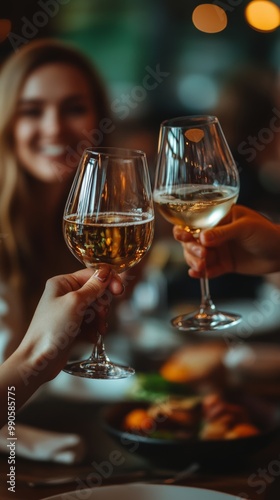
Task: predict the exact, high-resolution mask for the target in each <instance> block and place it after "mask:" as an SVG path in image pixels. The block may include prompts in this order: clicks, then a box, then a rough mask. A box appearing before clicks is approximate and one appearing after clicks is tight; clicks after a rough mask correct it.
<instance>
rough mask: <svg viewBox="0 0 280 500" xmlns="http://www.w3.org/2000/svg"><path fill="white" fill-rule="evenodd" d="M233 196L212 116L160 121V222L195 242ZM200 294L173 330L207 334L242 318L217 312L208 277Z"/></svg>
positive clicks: (235, 180) (227, 157)
mask: <svg viewBox="0 0 280 500" xmlns="http://www.w3.org/2000/svg"><path fill="white" fill-rule="evenodd" d="M238 194H239V176H238V171H237V168H236V165H235V162H234V160H233V157H232V155H231V152H230V149H229V147H228V144H227V142H226V139H225V137H224V134H223V132H222V129H221V126H220V123H219V121H218V119H217V118H216V117H215V116H187V117H180V118H174V119H171V120H167V121H165V122H163V123H162V125H161V128H160V137H159V150H158V159H157V167H156V178H155V187H154V201H155V203H156V205H157V207H158V209H159V212H160V213H161V214H162V216H163V217H164V218H165V219H167V220H168V221H169V222H171V223H172V224H175V225H180V226H182V227H184V229H185V231H188V232H190V233H192V235H193V236H194V237H195V238H197V239H199V234H200V231H201V230H202V229H206V228H210V227H213V226H215V225H216V224H218V222H219V221H220V220H221V219H222V218H223V217H224V216H225V215H226V214H227V213H228V211H229V210H230V208H231V206H232V205H233V204H234V203H235V202H236V200H237V197H238ZM206 271H207V270H206ZM201 293H202V299H201V304H200V307H199V310H198V311H195V312H194V313H190V314H186V315H184V314H183V315H180V316H178V317H177V318H174V319H173V320H172V324H173V325H174V326H176V327H177V328H178V329H180V330H184V331H188V330H190V331H210V330H216V329H223V328H227V327H229V326H232V325H234V324H237V323H238V322H239V321H240V320H241V317H240V316H238V315H235V314H231V313H225V312H221V311H219V310H217V308H216V306H215V305H214V303H213V301H212V299H211V296H210V292H209V283H208V279H207V276H205V277H204V278H202V279H201Z"/></svg>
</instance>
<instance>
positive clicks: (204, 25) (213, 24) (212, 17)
mask: <svg viewBox="0 0 280 500" xmlns="http://www.w3.org/2000/svg"><path fill="white" fill-rule="evenodd" d="M192 21H193V24H194V25H195V27H196V28H197V29H198V30H200V31H204V33H218V32H219V31H223V30H224V29H225V28H226V26H227V15H226V12H225V11H224V9H222V8H221V7H218V5H213V4H212V3H203V4H201V5H198V6H197V7H196V8H195V9H194V11H193V14H192Z"/></svg>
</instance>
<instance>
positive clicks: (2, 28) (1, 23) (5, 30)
mask: <svg viewBox="0 0 280 500" xmlns="http://www.w3.org/2000/svg"><path fill="white" fill-rule="evenodd" d="M11 27H12V23H11V21H10V19H0V42H3V41H4V40H5V39H6V38H7V36H8V34H9V33H10V31H11Z"/></svg>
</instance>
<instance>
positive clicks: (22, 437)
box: [0, 423, 85, 464]
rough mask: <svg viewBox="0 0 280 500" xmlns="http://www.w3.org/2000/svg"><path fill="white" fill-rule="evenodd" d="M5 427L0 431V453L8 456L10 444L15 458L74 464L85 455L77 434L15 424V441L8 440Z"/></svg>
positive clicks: (81, 440)
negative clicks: (13, 447) (12, 445)
mask: <svg viewBox="0 0 280 500" xmlns="http://www.w3.org/2000/svg"><path fill="white" fill-rule="evenodd" d="M9 437H10V436H9V433H8V429H7V426H5V427H3V428H2V429H1V430H0V452H1V453H7V454H10V450H12V447H11V446H7V445H11V444H12V443H14V444H15V450H14V451H15V456H17V457H23V458H29V459H30V460H42V461H51V462H59V463H64V464H74V463H78V462H80V461H81V460H82V459H83V458H84V455H85V443H84V441H83V439H82V438H81V436H78V435H77V434H63V433H58V432H51V431H46V430H43V429H37V428H35V427H30V426H27V425H24V424H19V423H17V424H16V436H15V437H16V438H17V439H15V440H12V439H7V438H9Z"/></svg>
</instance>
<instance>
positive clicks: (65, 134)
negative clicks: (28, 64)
mask: <svg viewBox="0 0 280 500" xmlns="http://www.w3.org/2000/svg"><path fill="white" fill-rule="evenodd" d="M93 106H94V105H93V102H92V97H91V93H90V87H89V83H88V81H87V80H86V78H85V76H84V75H83V73H82V72H81V71H80V70H79V69H78V68H76V67H75V66H71V65H70V64H67V63H49V64H46V65H44V66H41V67H39V68H38V69H36V70H35V71H34V72H33V73H31V74H30V76H29V77H28V78H27V80H26V81H25V83H24V85H23V88H22V91H21V94H20V96H19V102H18V106H17V112H16V119H15V124H14V145H15V153H16V156H17V160H18V161H19V164H20V166H21V167H22V168H23V169H25V170H26V172H28V173H29V174H30V175H32V176H33V177H34V178H36V179H37V180H40V181H42V182H58V181H61V180H64V179H65V177H66V176H68V175H69V174H70V175H71V174H73V169H74V170H75V168H76V166H77V164H78V160H77V162H75V161H74V163H73V158H77V157H78V156H79V155H78V153H77V151H79V153H80V151H81V146H82V144H83V141H85V139H86V136H85V133H89V132H90V131H91V130H92V129H94V128H97V126H98V124H97V123H96V121H97V118H96V115H95V112H94V107H93Z"/></svg>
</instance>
